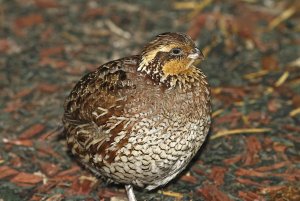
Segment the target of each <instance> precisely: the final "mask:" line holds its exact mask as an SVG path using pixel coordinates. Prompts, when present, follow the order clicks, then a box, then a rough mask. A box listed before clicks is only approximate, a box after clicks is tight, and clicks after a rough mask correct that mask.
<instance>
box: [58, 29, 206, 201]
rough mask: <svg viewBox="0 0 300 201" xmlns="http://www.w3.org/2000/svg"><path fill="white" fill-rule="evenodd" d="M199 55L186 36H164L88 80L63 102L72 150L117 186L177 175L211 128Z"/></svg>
mask: <svg viewBox="0 0 300 201" xmlns="http://www.w3.org/2000/svg"><path fill="white" fill-rule="evenodd" d="M202 56H203V55H202V53H201V52H200V51H199V50H198V49H197V48H196V46H195V44H194V42H193V41H192V40H191V38H190V37H189V36H187V35H185V34H181V33H163V34H160V35H158V36H156V38H155V39H154V40H153V41H152V42H150V43H149V44H147V45H146V46H145V48H144V50H143V51H142V53H141V54H140V55H136V56H131V57H126V58H122V59H118V60H115V61H111V62H108V63H106V64H104V65H102V66H100V67H99V68H98V69H97V70H96V71H95V72H91V73H89V74H87V75H85V76H84V77H83V78H82V79H81V80H80V81H79V82H78V83H77V84H76V86H75V87H74V89H73V90H72V92H71V93H70V95H69V96H68V97H67V99H66V101H65V105H64V109H65V113H64V116H63V123H64V128H65V133H66V137H67V144H68V146H69V148H70V149H71V151H72V153H73V154H74V155H75V156H77V157H78V158H79V160H80V161H81V162H82V163H83V164H85V165H86V166H87V167H88V168H89V169H90V170H91V171H93V172H94V173H95V174H97V175H99V176H101V177H102V178H104V179H107V180H109V181H112V182H115V183H121V184H125V185H127V187H128V188H127V190H128V195H129V198H130V200H134V196H133V194H132V189H131V185H133V186H138V187H142V188H146V189H148V190H152V189H155V188H156V187H158V186H161V185H164V184H166V183H168V182H169V181H170V180H171V179H173V178H174V177H175V176H176V175H177V174H178V173H180V172H181V171H182V170H183V169H184V168H185V167H186V165H187V164H188V163H189V161H190V160H191V159H192V157H193V156H194V155H195V154H196V152H197V151H198V150H199V148H200V147H201V145H202V143H203V141H204V140H205V137H206V135H207V133H208V130H209V126H210V94H209V87H208V84H207V81H206V79H205V76H204V75H203V73H202V72H201V71H200V69H198V68H196V67H195V66H194V65H193V62H194V61H195V60H196V59H198V58H201V57H202Z"/></svg>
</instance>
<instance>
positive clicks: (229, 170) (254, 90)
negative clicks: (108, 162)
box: [0, 0, 300, 201]
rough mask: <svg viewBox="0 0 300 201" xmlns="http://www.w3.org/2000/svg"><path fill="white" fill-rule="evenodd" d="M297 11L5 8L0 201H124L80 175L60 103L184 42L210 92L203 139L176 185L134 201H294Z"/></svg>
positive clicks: (259, 6)
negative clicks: (147, 54) (161, 44)
mask: <svg viewBox="0 0 300 201" xmlns="http://www.w3.org/2000/svg"><path fill="white" fill-rule="evenodd" d="M299 10H300V3H299V1H298V0H294V1H292V0H261V1H259V0H232V1H218V0H202V1H173V0H169V1H167V0H165V1H162V0H152V1H143V0H130V1H129V0H127V1H116V0H103V1H95V0H87V1H83V0H26V1H23V0H0V114H1V115H0V136H1V138H0V200H4V201H12V200H16V201H19V200H31V201H38V200H47V201H56V200H88V201H92V200H112V201H116V200H126V194H125V190H124V188H123V187H122V186H115V185H110V184H106V183H105V181H101V180H97V178H95V177H94V176H93V175H92V174H90V172H88V171H87V170H85V169H84V168H82V167H81V166H79V165H78V164H77V163H76V161H75V160H74V159H73V158H72V157H71V156H70V154H69V153H68V151H67V148H66V145H65V139H64V137H63V136H61V135H60V130H59V128H60V127H61V125H62V124H61V117H62V113H63V107H62V105H63V102H64V99H65V97H66V96H67V95H68V93H69V92H70V90H71V89H72V87H73V86H74V84H75V83H76V81H78V80H79V79H80V77H81V76H83V75H84V74H85V73H86V72H89V71H92V70H94V69H95V68H97V67H98V66H99V65H101V64H103V63H104V62H107V61H110V60H113V59H118V58H121V57H124V56H129V55H133V54H138V53H139V51H140V50H141V49H142V47H143V45H144V44H145V43H147V42H148V41H149V40H150V39H151V38H153V37H154V36H155V35H157V34H159V33H162V32H170V31H171V32H185V33H188V34H189V35H190V36H191V37H192V38H193V39H194V40H195V41H196V43H197V44H198V47H199V48H200V49H202V50H203V52H204V54H205V60H204V61H203V62H201V63H199V64H198V66H199V67H200V68H201V69H202V70H203V71H204V72H205V74H206V75H207V77H208V80H209V83H210V85H211V88H212V89H211V91H212V98H213V101H212V104H213V125H212V128H211V132H210V137H209V139H208V140H207V142H206V144H205V146H204V147H203V148H202V149H201V151H200V152H199V154H198V155H197V157H195V159H194V160H193V162H192V163H191V164H190V166H189V168H188V169H187V170H186V171H185V172H183V173H182V174H181V175H180V177H178V178H177V179H176V180H174V181H172V182H171V183H170V184H168V185H167V186H165V187H162V188H160V189H158V190H156V191H152V192H146V191H143V190H135V192H136V196H137V199H138V200H153V201H154V200H164V201H171V200H186V201H188V200H208V201H209V200H212V201H230V200H231V201H235V200H246V201H253V200H256V201H263V200H275V201H285V200H292V201H296V200H298V201H299V200H300V188H299V186H300V134H299V133H300V57H299V56H300V34H299V31H300V23H299V19H300V14H299V12H298V11H299Z"/></svg>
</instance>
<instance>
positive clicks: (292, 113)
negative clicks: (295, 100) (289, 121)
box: [289, 107, 300, 117]
mask: <svg viewBox="0 0 300 201" xmlns="http://www.w3.org/2000/svg"><path fill="white" fill-rule="evenodd" d="M297 114H300V107H298V108H296V109H294V110H292V111H290V113H289V115H290V117H294V116H296V115H297Z"/></svg>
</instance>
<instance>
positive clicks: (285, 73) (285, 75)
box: [275, 71, 290, 87]
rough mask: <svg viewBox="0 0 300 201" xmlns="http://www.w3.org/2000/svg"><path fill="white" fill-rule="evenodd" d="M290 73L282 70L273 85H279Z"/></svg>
mask: <svg viewBox="0 0 300 201" xmlns="http://www.w3.org/2000/svg"><path fill="white" fill-rule="evenodd" d="M289 75H290V73H289V72H288V71H286V72H284V73H283V74H282V75H281V76H280V78H279V79H278V80H277V82H276V83H275V87H279V86H280V85H282V84H283V83H284V82H285V81H286V80H287V78H288V77H289Z"/></svg>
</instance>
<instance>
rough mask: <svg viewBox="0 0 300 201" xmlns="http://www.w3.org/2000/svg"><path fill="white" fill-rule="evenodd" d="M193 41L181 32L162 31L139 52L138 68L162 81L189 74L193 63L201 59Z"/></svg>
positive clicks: (200, 53) (201, 56) (200, 54)
mask: <svg viewBox="0 0 300 201" xmlns="http://www.w3.org/2000/svg"><path fill="white" fill-rule="evenodd" d="M203 58H204V56H203V54H202V52H201V51H200V50H199V49H198V48H197V47H196V45H195V43H194V41H193V40H192V39H191V38H190V37H189V36H188V35H186V34H183V33H169V32H168V33H162V34H159V35H157V36H156V37H155V39H154V40H153V41H151V42H150V43H148V44H147V45H146V46H145V48H144V50H143V51H142V54H141V60H140V63H139V68H138V70H139V71H141V72H146V73H147V74H148V75H149V76H150V77H151V78H152V79H155V80H157V81H160V82H164V81H165V80H167V79H168V78H170V77H180V76H186V75H190V74H191V71H193V68H195V67H194V66H193V63H194V62H195V61H196V60H197V59H203Z"/></svg>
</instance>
